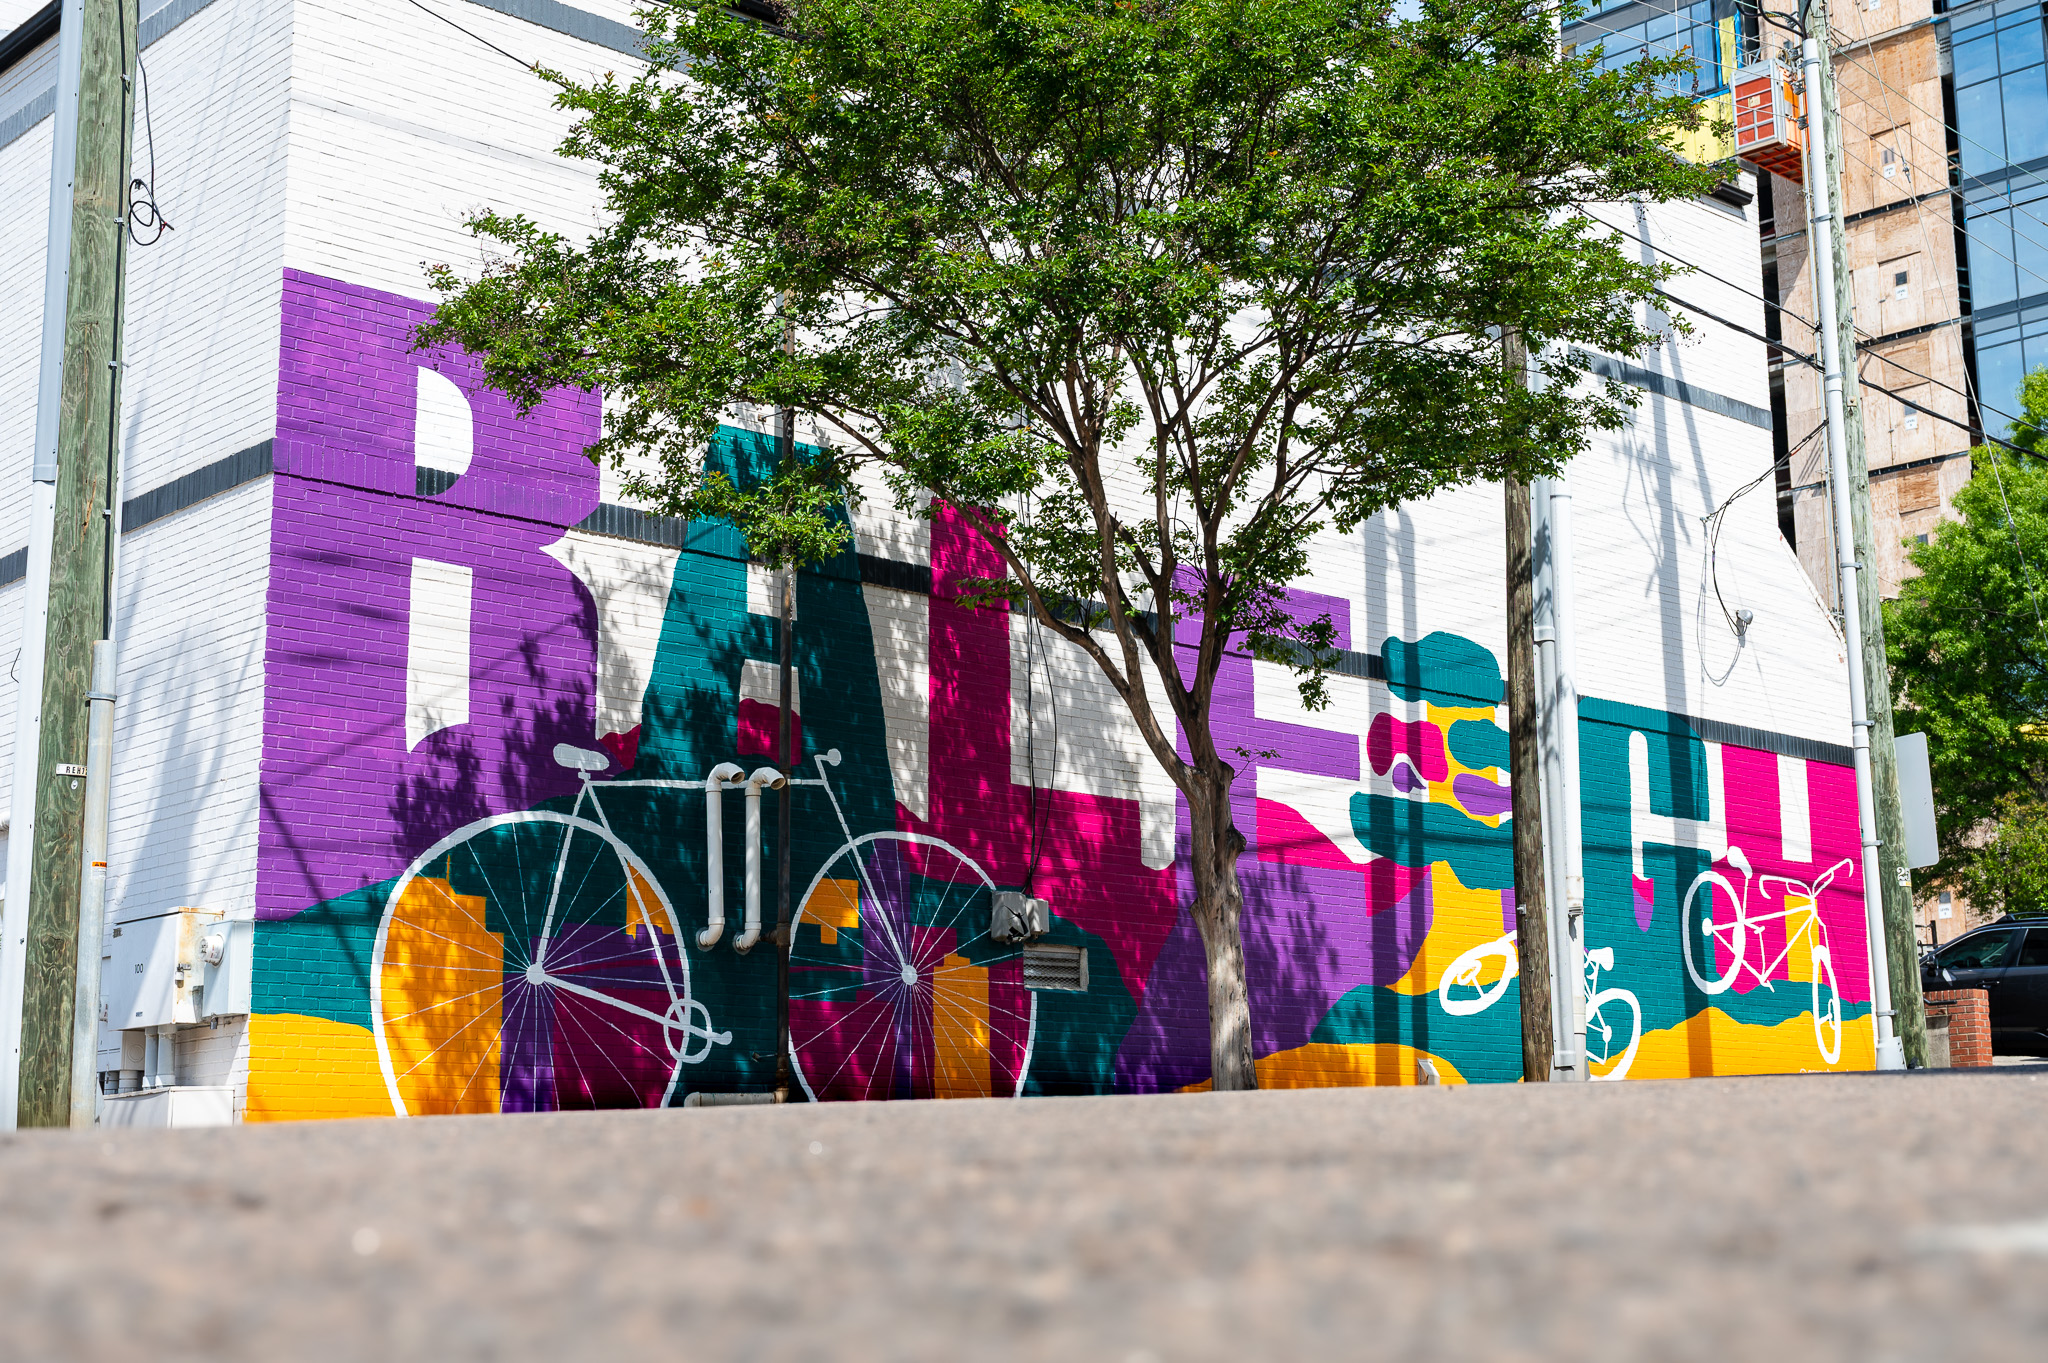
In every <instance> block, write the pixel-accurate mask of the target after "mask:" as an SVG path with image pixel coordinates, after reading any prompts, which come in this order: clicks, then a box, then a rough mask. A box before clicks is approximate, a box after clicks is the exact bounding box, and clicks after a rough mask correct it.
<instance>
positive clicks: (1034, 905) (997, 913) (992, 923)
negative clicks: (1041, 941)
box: [988, 890, 1052, 942]
mask: <svg viewBox="0 0 2048 1363" xmlns="http://www.w3.org/2000/svg"><path fill="white" fill-rule="evenodd" d="M990 899H991V900H992V901H993V903H992V904H991V906H990V910H989V920H988V935H989V936H991V937H993V938H995V940H997V941H998V942H1030V941H1035V940H1036V939H1038V938H1040V937H1043V936H1045V934H1046V933H1048V932H1051V931H1052V905H1050V904H1048V903H1046V902H1045V901H1044V900H1043V899H1033V898H1031V896H1029V895H1027V894H1025V893H1024V892H1023V891H1021V890H997V891H996V892H995V893H994V894H993V895H991V896H990Z"/></svg>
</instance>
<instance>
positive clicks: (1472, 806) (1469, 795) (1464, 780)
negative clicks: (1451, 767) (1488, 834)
mask: <svg viewBox="0 0 2048 1363" xmlns="http://www.w3.org/2000/svg"><path fill="white" fill-rule="evenodd" d="M1451 793H1452V794H1454V795H1456V796H1457V797H1458V803H1459V804H1461V805H1463V806H1465V812H1466V813H1467V814H1470V815H1472V816H1473V817H1474V818H1479V819H1490V818H1492V817H1493V816H1494V815H1496V814H1505V813H1507V812H1508V806H1509V805H1510V804H1511V803H1513V801H1512V800H1511V798H1510V797H1509V795H1508V788H1507V787H1506V786H1497V785H1495V784H1494V783H1493V782H1491V781H1489V780H1487V779H1486V778H1485V777H1484V776H1474V775H1473V774H1472V773H1471V772H1469V771H1461V772H1459V773H1458V775H1457V778H1456V779H1455V780H1453V781H1452V782H1451Z"/></svg>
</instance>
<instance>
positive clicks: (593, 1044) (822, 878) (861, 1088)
mask: <svg viewBox="0 0 2048 1363" xmlns="http://www.w3.org/2000/svg"><path fill="white" fill-rule="evenodd" d="M555 756H556V760H557V761H558V762H560V763H561V764H562V765H564V766H567V767H569V768H571V769H573V770H575V771H576V772H577V773H578V775H579V776H580V778H581V786H580V789H579V790H578V793H577V796H576V800H575V802H574V803H573V805H572V806H571V808H570V810H569V812H568V813H566V814H564V813H560V812H558V811H554V810H523V811H518V812H514V813H510V814H501V815H496V816H493V817H491V818H486V819H482V820H478V821H477V822H475V823H472V824H469V825H466V826H465V827H463V828H461V829H458V830H457V831H455V832H454V833H451V834H449V835H448V836H447V837H445V838H443V839H441V840H440V841H439V842H437V843H435V844H434V845H433V846H432V847H430V848H428V849H427V850H426V851H425V852H423V853H422V854H420V856H419V857H417V858H416V859H415V860H414V861H413V863H412V864H411V865H410V866H409V867H407V868H406V870H405V872H404V874H402V875H401V876H399V878H398V879H397V881H396V882H395V883H394V885H393V886H392V890H391V894H390V896H389V898H388V899H387V900H386V902H385V906H384V911H383V914H382V917H381V918H380V920H379V922H378V926H377V934H376V938H375V942H374V945H373V947H372V952H371V960H370V963H369V964H370V970H369V975H370V1015H371V1030H372V1034H373V1037H374V1040H375V1045H376V1052H377V1060H378V1065H379V1068H380V1070H381V1073H382V1078H383V1081H384V1086H385V1089H386V1091H387V1092H388V1094H389V1096H390V1100H391V1105H392V1110H393V1111H394V1112H396V1113H398V1114H399V1115H401V1116H403V1115H417V1114H425V1113H452V1112H496V1111H508V1112H510V1111H546V1110H554V1109H560V1108H593V1107H658V1106H667V1105H668V1104H670V1103H671V1102H673V1101H674V1099H675V1097H676V1094H677V1091H678V1087H679V1085H680V1084H681V1082H682V1079H683V1075H684V1072H685V1069H686V1067H688V1066H691V1065H696V1064H700V1063H702V1062H703V1061H704V1060H706V1059H707V1058H709V1057H710V1055H711V1054H712V1053H713V1048H714V1047H718V1046H726V1045H730V1044H731V1041H732V1034H731V1032H730V1031H723V1030H719V1029H718V1028H717V1027H716V1026H715V1024H714V1022H713V1020H712V1017H711V1013H710V1010H709V1009H708V1008H707V1007H706V1005H705V1003H704V1002H703V1000H702V999H700V998H698V997H697V996H696V995H695V994H694V993H693V992H692V988H691V971H690V954H691V953H690V951H689V950H688V948H687V947H686V945H685V943H686V942H687V941H691V940H694V941H695V942H696V943H697V946H698V954H703V953H704V952H707V951H712V950H716V949H717V947H718V944H719V936H720V934H719V933H717V932H715V931H713V930H712V929H711V928H709V927H707V928H706V930H705V931H704V932H703V933H702V934H701V935H695V936H694V937H693V936H690V935H686V929H685V927H684V924H683V922H682V920H681V917H680V916H679V915H678V913H677V911H676V907H675V904H674V902H673V900H672V899H671V898H670V896H669V894H668V892H667V891H666V890H665V889H664V888H663V886H662V884H661V881H660V878H659V877H658V876H657V875H656V874H655V873H654V871H653V870H652V869H651V868H650V866H649V865H648V863H647V861H646V860H645V859H644V858H643V857H642V856H641V855H640V854H639V853H638V852H636V851H635V850H634V849H633V848H632V847H631V846H630V845H628V843H627V841H626V840H625V839H624V838H623V837H621V836H620V834H619V833H618V832H617V831H616V830H615V828H614V825H613V820H612V818H611V816H610V815H608V813H607V811H606V809H605V801H606V800H607V799H610V800H613V801H615V802H616V801H617V800H619V799H620V798H631V797H630V796H628V795H627V792H635V791H637V792H644V795H643V796H642V798H648V797H652V798H655V799H657V800H667V799H672V798H673V797H674V796H676V795H680V794H683V793H685V792H692V791H695V792H702V793H704V794H705V796H706V799H707V804H708V805H709V807H708V808H707V818H708V827H707V839H709V842H708V845H709V846H712V847H716V846H718V845H719V841H720V840H719V839H718V838H717V837H716V836H714V835H715V830H716V829H717V827H718V824H717V815H716V805H715V803H711V802H713V801H715V799H716V790H717V787H718V785H719V784H721V783H722V782H724V781H728V780H731V776H729V775H728V776H721V774H720V773H731V774H738V775H741V776H743V773H740V771H739V768H737V767H730V766H726V765H724V764H721V766H720V768H718V769H716V770H714V772H713V774H712V776H711V777H710V778H708V779H707V780H706V781H679V780H617V781H603V782H598V781H593V780H592V779H591V777H592V774H593V773H594V772H598V771H602V770H604V769H605V768H606V767H608V766H609V765H610V759H609V758H608V757H606V756H605V755H604V754H602V753H598V752H592V751H587V750H583V749H578V748H575V747H572V746H570V745H567V744H564V745H561V746H559V747H558V748H557V749H556V752H555ZM838 762H839V754H838V752H837V751H836V750H834V751H833V752H830V753H827V754H824V755H822V756H820V757H819V758H818V776H817V778H816V779H815V780H798V781H795V782H793V783H792V784H794V785H797V786H816V787H819V788H822V789H823V790H824V791H825V794H826V797H827V799H828V800H830V802H831V804H832V808H833V813H834V815H835V816H836V817H837V819H838V822H839V826H840V829H841V831H842V833H843V834H844V836H845V837H846V843H845V845H844V846H842V847H841V848H840V849H839V850H838V851H837V852H835V853H834V854H833V855H832V856H831V857H829V858H827V860H826V862H825V864H824V866H823V867H822V868H821V869H820V870H819V872H818V874H817V876H816V877H814V878H813V880H812V882H811V886H810V889H809V890H808V891H807V892H806V894H805V896H804V899H803V901H802V903H801V905H800V906H799V908H798V911H797V914H796V932H795V936H794V939H793V944H792V952H791V969H792V976H791V978H792V982H793V986H792V987H793V993H794V995H795V997H793V999H792V1004H791V1036H790V1046H791V1052H792V1055H793V1057H794V1059H795V1061H796V1069H797V1074H798V1076H799V1078H800V1080H801V1081H802V1083H803V1085H804V1087H805V1090H806V1092H807V1093H809V1094H810V1096H812V1097H813V1098H814V1099H825V1098H848V1097H892V1096H951V1095H954V1094H966V1093H998V1094H1010V1093H1020V1092H1021V1091H1022V1089H1023V1084H1024V1078H1025V1074H1026V1072H1027V1071H1028V1067H1029V1063H1030V1054H1031V1046H1032V1042H1033V1039H1034V1033H1035V1030H1036V1019H1037V1007H1036V995H1035V994H1032V993H1030V992H1029V991H1027V990H1024V989H1023V987H1022V967H1021V959H1020V958H1021V949H1020V948H1016V947H1012V946H1008V945H1004V944H998V943H995V942H993V941H991V940H990V939H989V938H988V936H987V933H988V928H989V908H990V905H989V899H988V891H989V890H990V889H992V888H993V886H992V882H991V881H990V879H989V877H988V875H987V874H986V873H985V872H984V871H983V870H982V869H981V867H979V866H978V865H976V864H975V862H974V861H973V860H972V859H971V858H969V857H967V856H966V855H965V854H963V853H962V852H960V851H959V850H958V849H956V848H954V847H953V846H951V845H950V844H948V843H945V842H943V841H941V840H939V839H937V838H931V837H927V836H924V835H920V834H912V833H896V832H882V833H870V834H864V835H862V836H860V837H857V838H856V837H854V836H853V835H852V834H851V833H850V832H849V831H847V828H846V820H845V816H844V814H843V812H842V811H841V810H840V808H839V802H838V800H837V798H836V796H834V794H833V792H832V789H831V786H830V784H829V782H828V781H827V779H826V775H825V769H826V767H827V766H828V765H829V766H836V765H837V764H838ZM757 775H758V773H757ZM732 784H734V785H738V784H741V782H739V781H732ZM754 809H755V811H757V810H758V806H754ZM664 822H673V821H664ZM748 827H749V832H750V834H751V835H752V838H751V841H752V842H753V843H755V844H756V846H755V855H754V856H752V857H750V858H749V868H748V869H749V876H748V887H749V892H748V904H749V915H748V917H749V928H750V931H749V932H748V933H742V934H741V935H740V937H739V938H738V939H736V941H735V943H734V945H741V946H744V945H750V944H751V943H750V941H749V938H758V937H759V932H758V924H759V918H758V912H759V881H758V842H759V827H758V821H757V819H755V818H754V817H750V818H749V820H748ZM707 860H708V861H709V862H710V873H711V875H712V876H713V877H715V879H714V880H713V882H712V883H714V884H721V883H722V871H721V862H722V858H721V857H720V856H717V855H713V856H711V857H709V858H707ZM706 911H707V918H708V920H709V921H710V922H711V923H712V924H718V923H722V921H723V909H722V888H721V889H720V890H718V891H715V892H714V891H709V890H707V906H706ZM806 928H807V929H808V931H806V930H805V929H806ZM850 948H852V949H853V950H852V952H851V954H849V949H850Z"/></svg>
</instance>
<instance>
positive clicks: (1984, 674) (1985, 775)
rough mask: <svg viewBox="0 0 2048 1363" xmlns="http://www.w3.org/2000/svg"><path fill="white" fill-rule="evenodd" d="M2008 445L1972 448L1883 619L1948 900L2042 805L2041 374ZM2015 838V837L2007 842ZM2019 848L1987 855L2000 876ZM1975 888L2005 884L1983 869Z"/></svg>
mask: <svg viewBox="0 0 2048 1363" xmlns="http://www.w3.org/2000/svg"><path fill="white" fill-rule="evenodd" d="M2021 413H2022V414H2021V418H2020V420H2019V421H2018V422H2016V423H2014V425H2015V432H2016V438H2015V440H2014V442H2013V443H2015V444H2018V445H2021V446H2022V447H2023V448H2024V449H2026V450H2028V451H2029V452H2028V453H2025V454H2015V453H2014V452H2013V451H2010V450H2003V449H1994V448H1992V447H1989V446H1979V447H1978V448H1976V449H1974V450H1972V451H1971V452H1970V454H1971V458H1972V459H1973V460H1974V461H1975V464H1976V471H1975V472H1974V473H1973V474H1972V476H1971V478H1970V482H1969V484H1968V485H1967V486H1966V487H1964V488H1963V489H1962V491H1961V492H1959V493H1957V494H1956V500H1955V509H1956V512H1957V514H1958V519H1956V520H1952V521H1947V522H1944V523H1943V524H1942V525H1941V526H1939V527H1938V528H1937V529H1936V530H1935V532H1934V534H1933V535H1932V536H1931V537H1930V538H1929V540H1928V542H1927V543H1926V544H1923V545H1918V546H1916V547H1913V548H1912V549H1911V550H1910V552H1909V553H1908V559H1909V560H1910V561H1911V563H1912V564H1913V566H1914V567H1915V568H1917V569H1918V570H1919V575H1918V576H1917V577H1914V578H1910V579H1908V580H1907V582H1906V583H1905V585H1904V586H1903V587H1902V588H1901V589H1900V592H1899V598H1898V600H1896V601H1888V602H1886V603H1885V608H1884V634H1885V643H1886V651H1887V654H1888V657H1889V661H1890V663H1891V674H1892V704H1893V709H1894V712H1895V714H1896V716H1897V723H1898V727H1899V729H1900V730H1901V731H1912V730H1916V729H1917V730H1920V731H1922V732H1925V733H1926V734H1927V751H1928V762H1929V765H1930V767H1931V768H1932V770H1933V776H1934V796H1935V813H1936V823H1937V827H1938V830H1939V833H1940V838H1941V852H1942V859H1941V861H1940V862H1939V863H1937V865H1936V866H1935V867H1934V871H1933V878H1934V879H1935V880H1937V881H1939V882H1941V883H1943V884H1947V885H1950V886H1953V887H1954V888H1956V889H1958V890H1964V889H1966V885H1967V884H1968V883H1970V879H1971V877H1973V876H1975V875H1977V874H1979V872H1978V871H1976V870H1973V869H1972V866H1973V863H1974V862H1975V861H1976V860H1977V859H1978V858H1979V857H1980V855H1982V851H1983V849H1982V846H1981V845H1982V844H1984V842H1985V839H1986V838H1987V837H1991V836H1992V835H1993V834H1994V832H1995V830H1997V829H1998V828H1999V827H2000V824H2001V821H2002V820H2004V819H2006V818H2008V817H2024V814H2025V810H2026V809H2027V808H2028V807H2029V806H2036V805H2039V804H2041V803H2042V802H2044V801H2048V668H2044V666H2043V662H2044V659H2048V605H2044V596H2048V593H2044V592H2043V587H2044V586H2048V579H2044V574H2048V466H2044V465H2043V464H2042V463H2041V462H2040V461H2039V460H2038V459H2037V458H2036V457H2035V456H2034V455H2033V454H2032V453H2031V449H2032V446H2033V444H2034V442H2035V441H2037V440H2038V439H2039V438H2040V432H2041V429H2042V427H2043V425H2044V423H2048V371H2042V370H2037V371H2035V372H2034V373H2033V374H2030V375H2029V376H2028V377H2027V382H2026V386H2025V387H2024V389H2023V390H2022V393H2021ZM2016 836H2017V835H2016ZM2023 845H2024V846H2032V847H2037V848H2038V847H2039V846H2040V845H2041V844H2040V843H2039V842H2038V841H2029V840H2027V839H2025V838H2019V839H2018V840H2017V841H2015V840H2010V839H2009V840H2007V842H2006V844H2005V845H2004V846H2003V847H2001V848H2000V850H1999V851H1998V852H1997V853H1996V857H1997V858H1999V859H2001V862H2002V864H2004V863H2009V862H2010V860H2011V858H2012V857H2013V856H2014V855H2016V854H2017V849H2019V848H2020V847H2022V846H2023ZM1982 874H1984V875H1989V876H1991V877H1992V879H1991V880H1987V881H1985V882H1984V884H1985V885H1986V886H1990V885H1992V884H1994V883H2000V884H2002V883H2007V882H2008V881H2009V879H2010V875H2009V867H2008V870H1996V869H1995V868H1991V867H1989V866H1987V867H1986V868H1985V869H1984V870H1983V872H1982Z"/></svg>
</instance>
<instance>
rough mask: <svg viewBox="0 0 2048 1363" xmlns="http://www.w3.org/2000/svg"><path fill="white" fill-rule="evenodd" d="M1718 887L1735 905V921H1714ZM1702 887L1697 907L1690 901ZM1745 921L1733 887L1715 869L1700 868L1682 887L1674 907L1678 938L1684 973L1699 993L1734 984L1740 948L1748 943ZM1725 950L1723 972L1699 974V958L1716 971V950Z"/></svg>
mask: <svg viewBox="0 0 2048 1363" xmlns="http://www.w3.org/2000/svg"><path fill="white" fill-rule="evenodd" d="M1717 885H1718V886H1720V887H1721V891H1722V893H1724V894H1726V895H1727V896H1728V902H1729V903H1731V904H1733V905H1734V906H1735V921H1734V922H1732V923H1716V922H1715V921H1714V887H1715V886H1717ZM1703 887H1704V888H1705V890H1706V892H1707V894H1706V902H1705V903H1704V904H1702V905H1700V906H1699V907H1698V908H1697V909H1695V908H1694V905H1693V901H1694V900H1695V899H1697V898H1699V897H1700V890H1701V889H1702V888H1703ZM1748 934H1749V923H1748V920H1747V919H1745V918H1744V917H1743V915H1742V900H1741V899H1740V898H1738V897H1737V895H1736V893H1735V887H1734V886H1733V885H1730V884H1729V883H1728V880H1727V877H1725V876H1723V875H1721V874H1720V873H1719V872H1717V871H1702V872H1700V873H1699V875H1698V876H1696V877H1695V878H1694V879H1693V882H1692V884H1691V885H1690V886H1689V887H1688V888H1687V889H1686V892H1685V902H1684V903H1683V904H1681V905H1680V906H1679V909H1678V940H1679V942H1680V944H1681V946H1682V947H1683V949H1684V953H1685V973H1686V974H1688V975H1690V976H1692V982H1693V985H1694V987H1695V988H1697V989H1698V990H1699V991H1700V992H1701V993H1702V994H1718V993H1720V992H1721V991H1722V990H1724V989H1726V988H1727V987H1728V986H1729V985H1731V984H1734V983H1735V975H1736V972H1737V971H1739V970H1741V969H1742V952H1743V948H1744V947H1745V946H1747V945H1748ZM1724 949H1725V950H1726V951H1727V953H1728V969H1727V971H1726V973H1725V974H1717V975H1708V974H1702V973H1701V971H1700V967H1699V961H1700V960H1702V959H1704V960H1705V961H1706V963H1707V968H1708V970H1710V971H1718V970H1720V968H1721V967H1720V953H1721V951H1722V950H1724Z"/></svg>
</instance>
